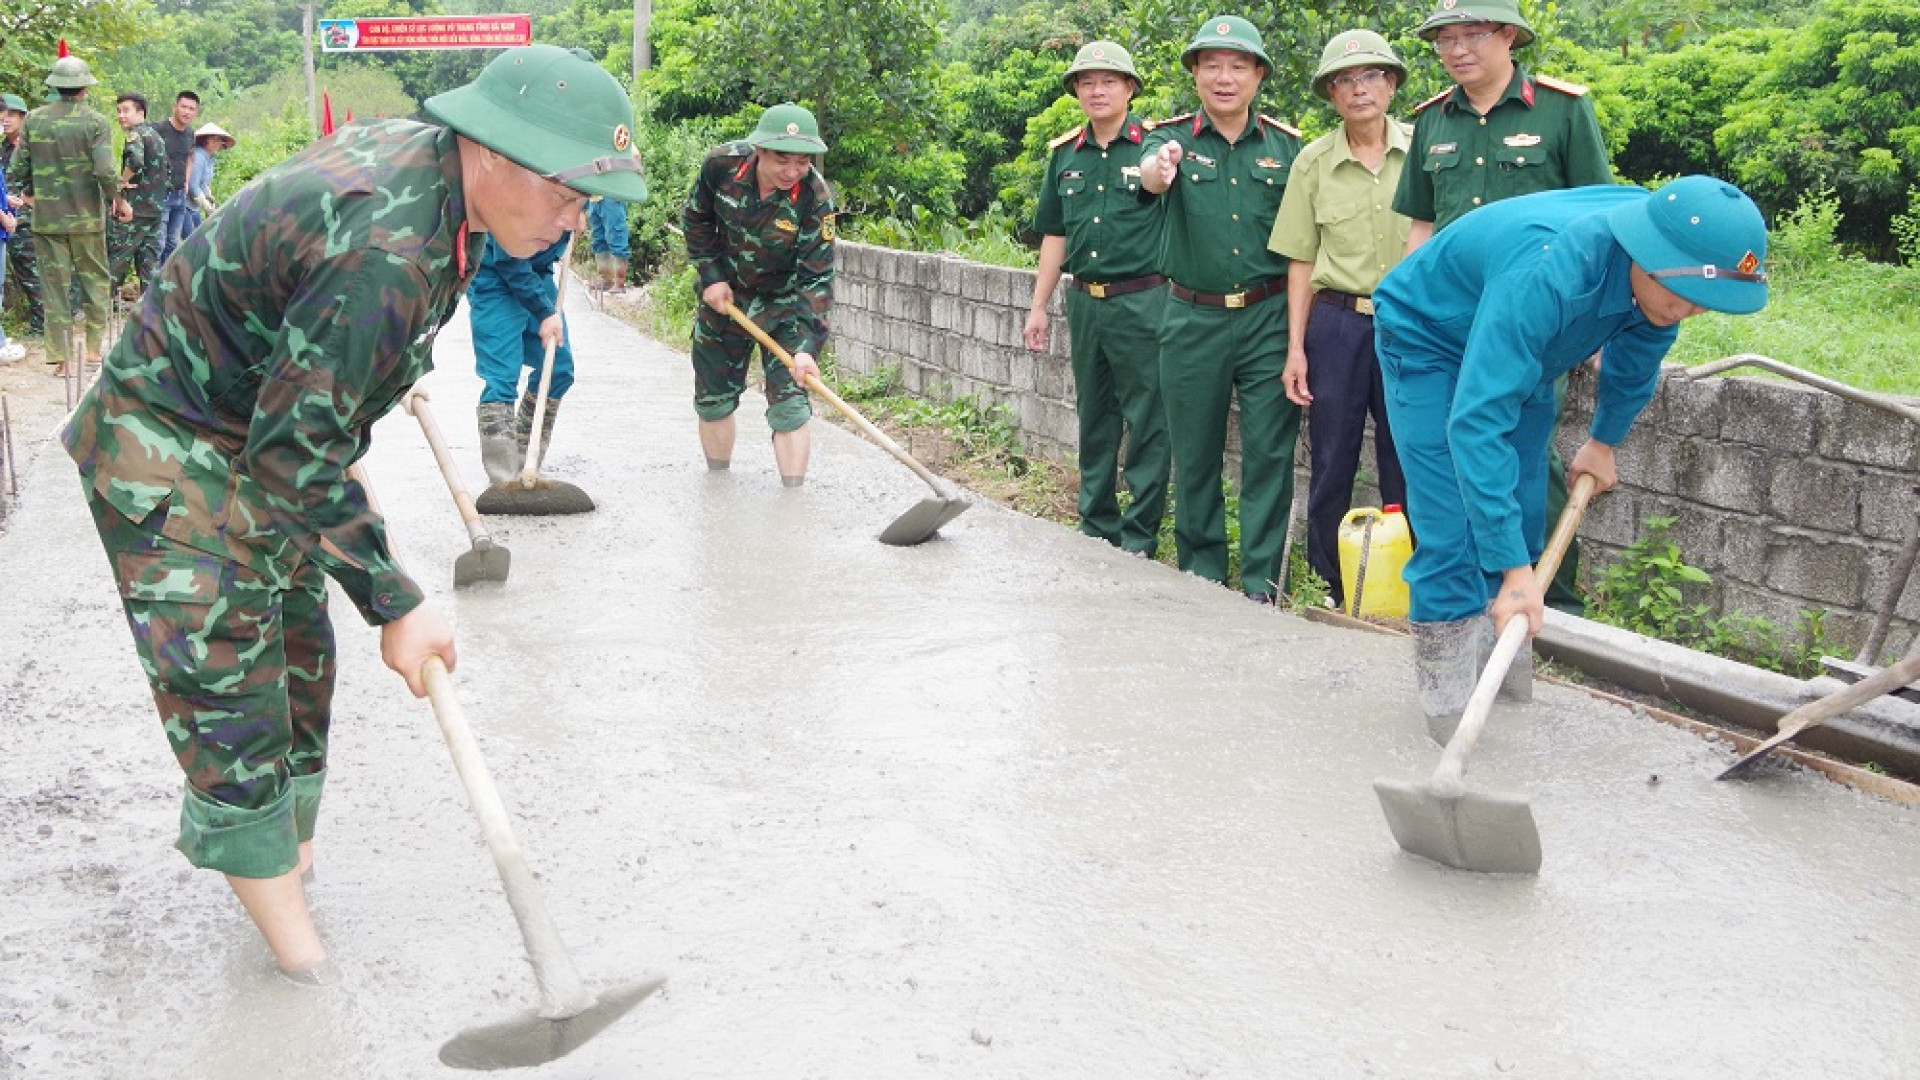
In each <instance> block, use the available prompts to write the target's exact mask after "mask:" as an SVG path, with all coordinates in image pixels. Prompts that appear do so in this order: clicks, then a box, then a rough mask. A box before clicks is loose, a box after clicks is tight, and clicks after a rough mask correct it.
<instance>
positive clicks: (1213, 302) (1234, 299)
mask: <svg viewBox="0 0 1920 1080" xmlns="http://www.w3.org/2000/svg"><path fill="white" fill-rule="evenodd" d="M1171 288H1172V290H1173V295H1175V296H1177V297H1179V298H1180V299H1182V300H1185V301H1187V302H1188V303H1192V304H1199V305H1201V306H1203V307H1223V308H1243V307H1249V306H1251V305H1253V304H1257V303H1259V302H1260V301H1262V300H1265V299H1267V298H1268V297H1270V296H1279V295H1280V294H1281V293H1284V292H1286V291H1287V279H1286V278H1274V279H1273V280H1272V281H1268V282H1264V283H1262V284H1259V285H1255V286H1254V287H1253V288H1251V289H1248V290H1246V291H1245V292H1230V293H1210V292H1194V291H1193V290H1192V289H1189V288H1187V287H1186V286H1185V285H1182V284H1180V283H1179V282H1177V281H1176V282H1174V283H1173V285H1172V286H1171Z"/></svg>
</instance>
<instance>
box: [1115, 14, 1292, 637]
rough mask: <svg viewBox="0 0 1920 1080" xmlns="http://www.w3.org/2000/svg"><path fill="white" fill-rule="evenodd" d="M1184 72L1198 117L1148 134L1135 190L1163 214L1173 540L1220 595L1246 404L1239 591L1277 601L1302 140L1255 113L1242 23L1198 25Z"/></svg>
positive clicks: (1255, 62)
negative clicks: (1228, 478) (1290, 210)
mask: <svg viewBox="0 0 1920 1080" xmlns="http://www.w3.org/2000/svg"><path fill="white" fill-rule="evenodd" d="M1180 61H1181V63H1182V64H1184V65H1185V66H1186V68H1187V70H1188V71H1191V72H1192V73H1193V82H1194V89H1195V91H1196V92H1197V93H1198V94H1199V97H1200V105H1201V107H1200V111H1199V112H1196V113H1192V114H1190V115H1187V116H1176V117H1174V118H1172V119H1170V120H1163V121H1161V122H1160V123H1158V124H1157V125H1155V126H1154V129H1153V131H1152V132H1150V133H1149V134H1148V135H1147V139H1146V144H1145V146H1144V148H1143V156H1142V157H1141V162H1140V182H1141V186H1142V187H1144V188H1146V190H1148V191H1149V192H1152V193H1154V194H1156V195H1160V196H1161V199H1162V201H1163V203H1164V206H1163V207H1162V213H1163V214H1164V215H1165V220H1164V228H1165V231H1166V241H1165V246H1164V249H1163V253H1162V256H1161V262H1160V268H1161V272H1163V273H1165V274H1166V275H1167V277H1168V278H1169V279H1170V282H1169V285H1168V292H1169V294H1170V295H1169V296H1168V298H1167V311H1166V316H1165V318H1163V319H1162V320H1161V322H1160V393H1161V396H1162V398H1163V399H1164V400H1165V402H1166V407H1167V429H1168V432H1169V434H1171V436H1172V439H1173V467H1174V474H1175V476H1177V477H1178V484H1177V489H1176V490H1177V494H1176V496H1175V498H1174V508H1173V522H1174V525H1173V530H1174V544H1175V548H1176V553H1177V555H1178V556H1179V565H1180V568H1181V569H1182V570H1185V571H1187V572H1189V573H1192V574H1196V575H1198V576H1200V577H1204V578H1207V579H1209V580H1211V581H1218V582H1222V583H1225V582H1226V580H1227V577H1228V574H1227V571H1228V565H1227V529H1226V505H1225V500H1224V499H1223V497H1222V494H1221V490H1220V471H1221V462H1222V458H1223V455H1224V454H1225V452H1226V444H1227V416H1228V408H1229V405H1230V403H1231V401H1232V400H1233V399H1234V398H1235V397H1237V398H1238V399H1239V402H1240V580H1241V588H1242V589H1243V590H1244V591H1245V592H1246V594H1247V596H1248V597H1249V598H1251V599H1254V600H1259V601H1263V602H1266V603H1271V602H1273V600H1274V598H1275V597H1276V596H1277V595H1278V592H1279V589H1280V586H1281V584H1282V583H1283V582H1284V581H1285V580H1286V574H1285V568H1284V567H1283V566H1282V565H1281V562H1282V559H1281V551H1282V549H1283V547H1284V546H1285V543H1286V530H1287V515H1288V511H1289V510H1290V509H1291V507H1292V503H1293V447H1294V442H1295V439H1296V437H1297V436H1298V434H1299V430H1300V407H1299V406H1298V405H1295V404H1294V403H1293V402H1291V401H1288V400H1287V395H1286V391H1285V390H1284V388H1283V387H1282V386H1281V381H1280V374H1281V369H1282V368H1283V367H1285V365H1286V360H1287V303H1286V294H1287V259H1286V257H1285V256H1282V255H1280V254H1278V253H1276V252H1273V251H1270V250H1269V249H1268V248H1267V235H1268V233H1269V231H1270V230H1271V229H1272V228H1273V220H1274V217H1275V215H1276V214H1277V213H1278V212H1279V209H1280V197H1281V195H1282V194H1283V193H1285V191H1286V187H1287V177H1288V174H1289V171H1290V170H1291V168H1292V166H1293V159H1294V156H1295V155H1296V154H1298V153H1299V151H1300V133H1299V132H1297V131H1295V130H1294V129H1292V128H1290V127H1288V126H1287V125H1285V124H1283V123H1281V122H1280V121H1278V120H1274V119H1272V118H1271V117H1267V116H1262V115H1260V114H1259V113H1257V112H1255V111H1254V108H1253V101H1254V97H1255V95H1257V94H1258V92H1259V90H1260V84H1261V83H1262V82H1263V81H1264V80H1265V79H1266V77H1267V75H1268V73H1270V72H1271V71H1272V70H1273V64H1272V62H1271V61H1270V60H1268V59H1267V54H1266V50H1265V47H1264V46H1263V44H1262V43H1261V40H1260V33H1259V31H1257V30H1255V29H1254V28H1253V24H1251V23H1249V22H1247V20H1245V19H1242V18H1239V17H1237V16H1232V15H1222V16H1216V17H1214V18H1211V19H1208V20H1207V21H1206V22H1205V23H1203V24H1202V25H1201V27H1200V29H1199V32H1198V33H1196V34H1195V35H1194V37H1193V41H1192V43H1191V44H1189V45H1188V46H1187V48H1186V51H1185V52H1183V53H1182V54H1181V57H1180Z"/></svg>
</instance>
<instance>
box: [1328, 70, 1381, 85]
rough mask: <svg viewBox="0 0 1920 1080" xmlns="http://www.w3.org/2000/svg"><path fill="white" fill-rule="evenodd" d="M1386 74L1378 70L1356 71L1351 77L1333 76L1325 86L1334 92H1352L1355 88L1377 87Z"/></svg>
mask: <svg viewBox="0 0 1920 1080" xmlns="http://www.w3.org/2000/svg"><path fill="white" fill-rule="evenodd" d="M1386 78H1387V73H1386V72H1384V71H1382V70H1380V69H1379V68H1368V69H1367V70H1365V71H1356V72H1354V73H1353V74H1351V75H1335V76H1334V77H1333V78H1331V79H1328V80H1327V84H1328V85H1329V86H1332V87H1333V88H1334V89H1336V90H1352V89H1353V88H1354V87H1357V86H1378V85H1380V84H1381V83H1383V82H1385V81H1386Z"/></svg>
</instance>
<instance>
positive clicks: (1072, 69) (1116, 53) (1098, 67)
mask: <svg viewBox="0 0 1920 1080" xmlns="http://www.w3.org/2000/svg"><path fill="white" fill-rule="evenodd" d="M1083 71H1111V72H1113V73H1114V74H1116V75H1125V76H1126V77H1127V78H1129V79H1132V80H1133V89H1134V92H1135V93H1138V92H1139V90H1140V87H1141V85H1142V84H1141V82H1140V73H1139V72H1137V71H1135V70H1134V69H1133V54H1132V53H1130V52H1128V51H1127V50H1125V49H1123V48H1121V47H1120V46H1118V45H1116V44H1114V43H1113V42H1111V41H1089V42H1087V43H1086V44H1085V45H1082V46H1080V51H1079V52H1077V53H1075V54H1074V56H1073V63H1071V64H1068V65H1067V74H1066V75H1065V76H1064V77H1063V78H1062V80H1061V81H1062V82H1064V83H1065V84H1066V87H1067V93H1069V94H1071V93H1073V80H1074V79H1075V78H1076V77H1077V76H1079V74H1080V73H1081V72H1083Z"/></svg>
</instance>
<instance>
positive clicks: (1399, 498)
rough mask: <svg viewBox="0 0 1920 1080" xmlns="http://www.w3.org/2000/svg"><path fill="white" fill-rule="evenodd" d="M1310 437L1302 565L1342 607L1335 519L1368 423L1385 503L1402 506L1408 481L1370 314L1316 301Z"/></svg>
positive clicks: (1345, 501)
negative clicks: (1395, 438) (1389, 413)
mask: <svg viewBox="0 0 1920 1080" xmlns="http://www.w3.org/2000/svg"><path fill="white" fill-rule="evenodd" d="M1306 349H1307V390H1308V392H1310V393H1311V394H1313V404H1312V405H1311V406H1310V407H1309V408H1308V409H1307V435H1308V442H1309V444H1310V446H1311V458H1310V464H1311V466H1312V470H1313V471H1312V473H1311V475H1310V476H1309V477H1308V480H1307V562H1308V563H1309V564H1310V565H1312V567H1313V572H1314V573H1316V574H1319V575H1320V576H1321V577H1322V578H1324V579H1326V582H1327V591H1328V595H1330V596H1332V597H1333V600H1334V603H1336V604H1341V605H1344V604H1345V602H1346V593H1345V591H1344V590H1343V589H1342V587H1341V581H1340V519H1341V518H1343V517H1345V516H1346V514H1347V511H1348V510H1350V509H1352V507H1353V477H1354V473H1355V471H1356V470H1357V469H1358V466H1359V464H1360V446H1361V443H1362V441H1363V439H1364V437H1365V436H1366V432H1367V418H1368V417H1372V418H1373V456H1374V466H1375V469H1376V475H1377V476H1378V477H1379V486H1380V499H1381V502H1382V503H1400V504H1402V505H1405V503H1406V501H1407V479H1406V475H1405V474H1404V473H1402V472H1401V471H1400V456H1399V454H1398V453H1396V452H1395V450H1394V446H1393V427H1392V425H1391V424H1390V423H1389V422H1388V421H1387V395H1386V387H1385V386H1384V385H1383V383H1382V381H1381V378H1380V361H1379V360H1378V358H1376V356H1375V355H1374V351H1373V317H1372V316H1371V315H1362V314H1360V313H1359V312H1357V311H1352V310H1349V309H1347V308H1344V307H1336V306H1334V305H1332V304H1320V303H1316V304H1314V305H1312V314H1311V316H1310V317H1309V318H1308V320H1307V335H1306Z"/></svg>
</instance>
